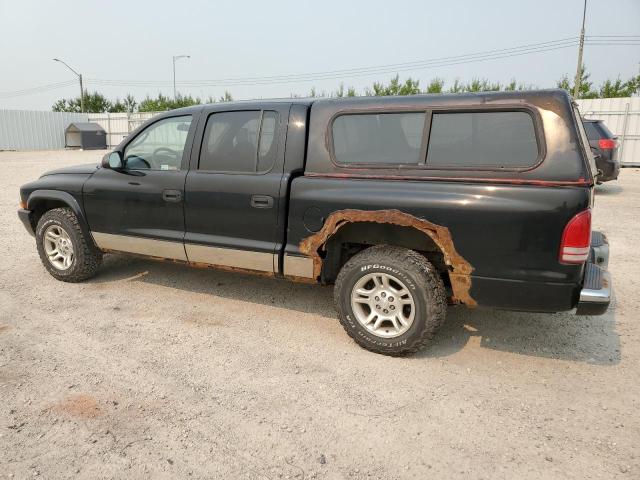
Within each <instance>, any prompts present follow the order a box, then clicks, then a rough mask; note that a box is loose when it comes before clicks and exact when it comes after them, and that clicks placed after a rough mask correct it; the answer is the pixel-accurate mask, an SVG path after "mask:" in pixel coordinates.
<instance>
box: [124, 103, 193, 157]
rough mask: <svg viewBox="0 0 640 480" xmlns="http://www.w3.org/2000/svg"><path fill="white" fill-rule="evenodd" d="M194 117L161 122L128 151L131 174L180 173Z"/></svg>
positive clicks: (134, 141)
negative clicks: (148, 172) (153, 172)
mask: <svg viewBox="0 0 640 480" xmlns="http://www.w3.org/2000/svg"><path fill="white" fill-rule="evenodd" d="M190 126H191V115H185V116H181V117H171V118H165V119H163V120H160V121H158V122H156V123H154V124H152V125H150V126H149V127H147V128H146V129H145V130H143V131H142V132H141V133H140V134H138V136H137V137H136V138H135V139H134V140H133V141H132V142H131V143H129V145H127V147H126V148H125V149H124V160H125V168H126V169H127V170H180V166H181V165H182V155H183V153H184V146H185V144H186V142H187V134H188V133H189V127H190Z"/></svg>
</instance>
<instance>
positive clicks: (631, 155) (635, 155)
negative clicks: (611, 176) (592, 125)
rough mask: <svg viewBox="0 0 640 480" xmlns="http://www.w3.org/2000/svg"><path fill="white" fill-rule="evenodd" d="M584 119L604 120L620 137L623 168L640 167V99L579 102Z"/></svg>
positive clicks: (603, 99)
mask: <svg viewBox="0 0 640 480" xmlns="http://www.w3.org/2000/svg"><path fill="white" fill-rule="evenodd" d="M578 105H579V108H580V113H581V114H582V116H583V117H584V118H592V119H600V120H604V123H605V124H606V125H607V127H609V130H611V132H612V133H613V134H614V135H616V136H617V137H618V143H619V144H620V147H619V149H618V158H619V159H620V163H621V164H622V165H623V166H640V97H626V98H597V99H586V100H578Z"/></svg>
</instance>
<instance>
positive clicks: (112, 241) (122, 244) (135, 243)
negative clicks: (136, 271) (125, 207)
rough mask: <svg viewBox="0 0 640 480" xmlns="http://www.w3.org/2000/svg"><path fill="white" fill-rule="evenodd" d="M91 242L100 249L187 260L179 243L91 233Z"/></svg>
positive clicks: (182, 246)
mask: <svg viewBox="0 0 640 480" xmlns="http://www.w3.org/2000/svg"><path fill="white" fill-rule="evenodd" d="M91 234H92V235H93V240H94V241H95V242H96V245H97V246H98V248H100V249H104V250H116V251H119V252H128V253H137V254H140V255H150V256H153V257H162V258H171V259H174V260H184V261H186V260H187V256H186V255H185V251H184V245H183V244H182V243H181V242H170V241H167V240H156V239H152V238H144V237H133V236H129V235H113V234H111V233H101V232H91Z"/></svg>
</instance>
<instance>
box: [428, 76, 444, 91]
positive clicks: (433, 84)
mask: <svg viewBox="0 0 640 480" xmlns="http://www.w3.org/2000/svg"><path fill="white" fill-rule="evenodd" d="M443 89H444V80H442V79H441V78H434V79H433V80H431V81H430V82H429V85H427V89H426V90H425V93H442V92H443Z"/></svg>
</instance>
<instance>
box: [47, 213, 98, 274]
mask: <svg viewBox="0 0 640 480" xmlns="http://www.w3.org/2000/svg"><path fill="white" fill-rule="evenodd" d="M36 244H37V247H38V254H39V255H40V260H41V261H42V264H43V265H44V267H45V268H46V269H47V271H48V272H49V273H50V274H51V275H52V276H54V277H55V278H57V279H58V280H62V281H65V282H81V281H83V280H86V279H88V278H91V277H93V276H94V275H95V274H96V272H97V271H98V267H99V266H100V263H101V262H102V253H101V252H100V250H98V249H97V248H96V246H95V245H94V244H93V240H92V239H91V238H86V237H85V235H84V233H83V232H82V229H81V228H80V224H79V223H78V219H77V217H76V216H75V214H74V213H73V211H72V210H71V209H69V208H54V209H53V210H49V211H47V212H45V213H44V214H43V215H42V217H40V220H39V221H38V226H37V227H36Z"/></svg>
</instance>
